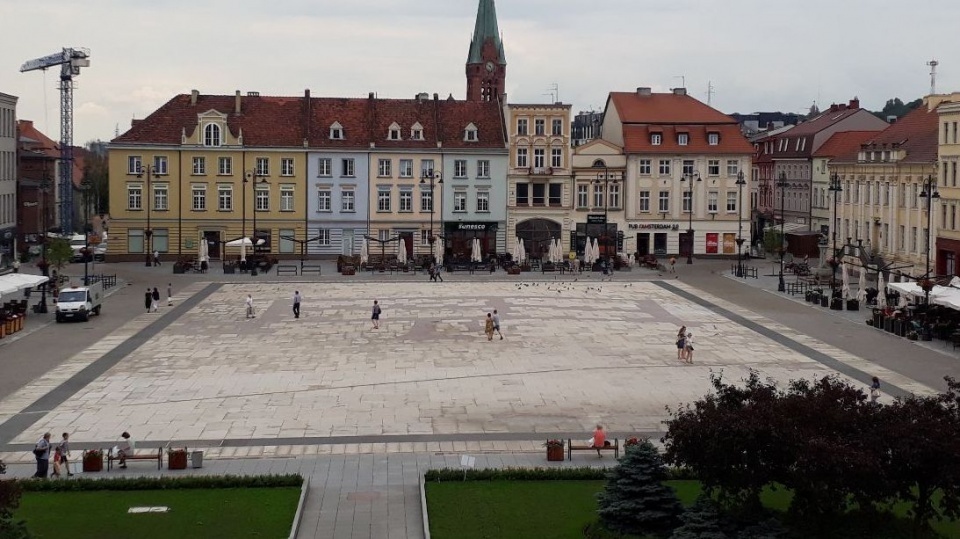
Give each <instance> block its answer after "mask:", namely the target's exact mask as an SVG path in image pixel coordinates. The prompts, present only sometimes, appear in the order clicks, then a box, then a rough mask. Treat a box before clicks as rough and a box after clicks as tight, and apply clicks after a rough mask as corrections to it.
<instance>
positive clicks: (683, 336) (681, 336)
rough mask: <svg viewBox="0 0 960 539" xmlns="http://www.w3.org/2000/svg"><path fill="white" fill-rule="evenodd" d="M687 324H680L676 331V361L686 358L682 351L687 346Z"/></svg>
mask: <svg viewBox="0 0 960 539" xmlns="http://www.w3.org/2000/svg"><path fill="white" fill-rule="evenodd" d="M686 341H687V326H681V327H680V331H678V332H677V361H683V360H684V359H686V357H685V354H684V351H685V349H686V346H687V343H686Z"/></svg>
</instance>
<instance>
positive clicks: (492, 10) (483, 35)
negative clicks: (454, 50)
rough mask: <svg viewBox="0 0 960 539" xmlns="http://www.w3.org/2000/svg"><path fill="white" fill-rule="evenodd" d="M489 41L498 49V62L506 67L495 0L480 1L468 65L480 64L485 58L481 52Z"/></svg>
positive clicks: (468, 55)
mask: <svg viewBox="0 0 960 539" xmlns="http://www.w3.org/2000/svg"><path fill="white" fill-rule="evenodd" d="M487 39H492V40H493V43H494V45H496V47H497V55H498V60H499V62H500V64H501V65H506V63H507V57H506V56H505V55H504V54H503V42H501V40H500V29H499V27H498V26H497V6H496V5H495V4H494V0H480V5H479V7H477V24H476V26H475V27H474V28H473V38H472V39H471V40H470V52H469V53H468V54H467V63H468V64H479V63H480V62H481V61H482V60H483V58H481V56H480V52H481V51H482V50H483V44H484V42H486V41H487Z"/></svg>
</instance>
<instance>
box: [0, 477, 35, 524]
mask: <svg viewBox="0 0 960 539" xmlns="http://www.w3.org/2000/svg"><path fill="white" fill-rule="evenodd" d="M6 472H7V467H6V466H5V465H4V464H3V461H0V474H4V473H6ZM20 494H21V489H20V485H19V484H18V483H17V482H16V481H0V538H2V539H28V538H29V537H30V534H29V533H28V532H27V525H26V523H24V522H23V521H22V520H20V521H17V520H14V519H13V511H14V510H15V509H16V508H17V507H19V506H20Z"/></svg>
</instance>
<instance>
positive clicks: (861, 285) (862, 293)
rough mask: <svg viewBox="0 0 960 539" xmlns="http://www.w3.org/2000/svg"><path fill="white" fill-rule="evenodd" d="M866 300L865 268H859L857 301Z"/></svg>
mask: <svg viewBox="0 0 960 539" xmlns="http://www.w3.org/2000/svg"><path fill="white" fill-rule="evenodd" d="M865 299H867V268H863V267H861V268H860V280H859V281H858V282H857V301H863V300H865Z"/></svg>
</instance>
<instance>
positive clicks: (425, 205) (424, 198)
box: [420, 186, 433, 212]
mask: <svg viewBox="0 0 960 539" xmlns="http://www.w3.org/2000/svg"><path fill="white" fill-rule="evenodd" d="M420 211H421V212H433V190H432V189H430V187H429V186H427V187H426V188H422V189H420Z"/></svg>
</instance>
